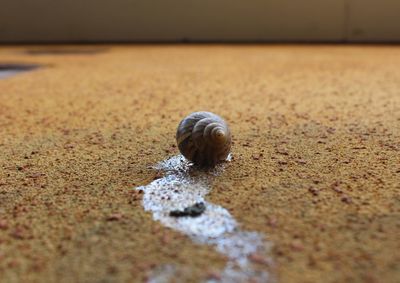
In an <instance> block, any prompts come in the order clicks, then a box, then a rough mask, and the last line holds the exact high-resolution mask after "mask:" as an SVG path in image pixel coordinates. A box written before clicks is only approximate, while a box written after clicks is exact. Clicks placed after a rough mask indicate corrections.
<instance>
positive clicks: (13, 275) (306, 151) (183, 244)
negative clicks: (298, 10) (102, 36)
mask: <svg viewBox="0 0 400 283" xmlns="http://www.w3.org/2000/svg"><path fill="white" fill-rule="evenodd" d="M32 48H33V47H29V48H28V47H27V48H25V47H22V46H20V47H17V48H12V47H2V48H0V63H38V64H41V65H43V67H42V68H41V69H39V70H36V71H32V72H27V73H24V74H20V75H17V76H14V77H10V78H7V79H4V80H0V138H1V139H0V281H1V282H132V281H139V282H140V281H141V280H143V279H144V278H146V274H147V273H148V271H149V270H151V269H152V268H154V267H156V266H157V265H160V264H163V263H170V262H172V263H178V264H180V265H184V266H187V267H188V269H189V270H192V275H193V281H196V280H198V279H199V278H204V276H207V274H208V273H213V272H214V271H216V270H218V269H219V268H222V267H223V266H224V263H225V260H224V258H223V257H222V256H221V255H219V254H217V253H216V252H215V251H213V249H212V248H210V247H204V246H197V245H195V244H194V243H193V242H192V241H191V240H189V239H188V238H187V237H185V236H183V235H181V234H179V233H177V232H174V231H171V230H168V229H166V228H164V227H162V226H161V225H160V224H159V223H156V222H154V221H153V220H152V217H151V215H150V214H148V213H145V212H144V211H143V209H142V207H141V204H140V196H136V195H135V194H133V190H132V188H133V187H135V186H138V185H143V184H147V183H148V182H150V181H151V180H152V179H153V178H154V176H155V174H156V173H155V172H154V171H153V170H152V169H149V165H153V164H155V163H156V162H158V161H160V160H163V159H165V158H166V157H168V156H171V155H174V154H176V153H177V149H176V147H175V146H174V143H175V141H174V132H175V128H176V126H177V124H178V122H179V120H180V119H181V118H182V117H183V116H184V115H186V114H188V113H189V112H191V111H195V110H209V111H213V112H216V113H218V114H220V115H222V116H223V117H225V118H226V120H227V121H228V122H229V123H230V125H231V129H232V132H233V134H234V140H235V143H234V147H233V154H234V160H233V162H232V163H231V164H230V166H229V167H228V168H227V170H226V171H225V173H224V174H223V175H222V176H220V177H219V178H218V179H217V180H216V181H215V183H214V189H213V191H212V193H211V195H210V199H211V200H212V201H213V202H214V203H217V204H219V205H222V206H223V207H226V208H228V209H229V210H230V211H231V213H232V214H233V215H234V216H235V218H236V219H237V220H238V221H239V222H240V223H242V226H243V227H244V228H245V229H249V230H256V231H260V232H261V233H264V234H265V235H267V236H268V237H269V239H270V240H271V241H272V242H273V243H274V248H273V252H272V257H273V259H274V261H275V263H276V266H275V268H276V273H277V278H278V281H279V282H285V283H286V282H288V283H292V282H293V283H298V282H385V283H389V282H393V283H394V282H399V281H398V280H399V278H400V253H399V250H400V244H399V243H400V239H399V235H400V223H399V219H400V193H399V190H400V47H399V46H379V47H377V46H323V45H319V46H305V45H304V46H290V45H286V46H278V45H272V46H240V45H238V46H207V45H202V46H187V45H186V46H168V45H167V46H145V45H141V46H109V47H107V48H104V46H103V47H101V50H100V51H102V52H100V53H94V54H90V53H88V52H83V53H82V54H79V50H80V49H85V48H90V49H96V48H97V47H84V46H78V47H73V48H74V50H73V52H71V53H69V54H68V53H66V54H62V52H58V53H56V54H46V53H45V52H44V53H43V52H36V51H37V50H38V48H39V49H40V48H42V49H54V48H56V47H49V46H47V47H35V48H34V49H35V50H36V51H35V50H34V52H30V53H26V52H25V50H27V49H32ZM85 50H86V49H85ZM77 51H78V52H77Z"/></svg>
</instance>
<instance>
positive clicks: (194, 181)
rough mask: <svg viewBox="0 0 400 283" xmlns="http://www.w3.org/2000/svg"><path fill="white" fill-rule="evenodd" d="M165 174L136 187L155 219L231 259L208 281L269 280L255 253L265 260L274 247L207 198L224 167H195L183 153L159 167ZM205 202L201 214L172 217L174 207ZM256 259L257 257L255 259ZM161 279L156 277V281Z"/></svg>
mask: <svg viewBox="0 0 400 283" xmlns="http://www.w3.org/2000/svg"><path fill="white" fill-rule="evenodd" d="M155 169H157V170H162V171H164V174H165V176H164V177H162V178H160V179H157V180H155V181H153V182H151V183H150V184H149V185H147V186H141V187H138V188H136V190H140V191H143V192H144V195H143V207H144V209H145V210H146V211H151V212H152V213H153V218H154V220H156V221H160V222H161V223H162V224H163V225H165V226H167V227H169V228H172V229H174V230H177V231H179V232H181V233H183V234H185V235H187V236H189V237H190V238H191V239H192V240H193V241H195V242H197V243H200V244H207V245H212V246H214V247H215V249H216V250H217V251H218V252H219V253H221V254H223V255H225V256H226V257H227V258H228V262H227V264H226V266H225V269H224V270H223V271H221V274H220V278H218V279H213V280H209V281H208V282H248V281H251V282H269V281H271V280H270V276H269V273H268V272H267V271H266V270H265V266H264V268H261V269H260V268H259V267H258V264H255V262H257V261H254V258H255V257H254V255H257V257H258V261H260V260H259V259H260V255H263V257H262V258H263V261H264V262H263V263H266V260H269V259H268V258H267V257H264V256H265V255H266V253H267V251H268V249H269V247H270V244H269V243H268V242H265V241H263V236H262V235H260V234H259V233H257V232H249V231H241V230H240V229H239V227H238V223H237V222H236V220H235V219H234V218H233V217H232V215H231V214H230V213H229V211H228V210H226V209H225V208H223V207H221V206H218V205H215V204H212V203H209V202H207V201H205V199H204V198H205V196H206V195H207V194H208V193H209V192H210V185H211V181H212V179H213V177H215V176H218V175H219V174H220V173H221V171H222V170H223V167H222V166H220V167H218V168H216V169H214V170H213V171H211V172H210V171H208V172H205V171H200V170H195V169H193V167H192V166H191V165H190V164H189V163H188V162H187V161H185V159H184V158H183V157H182V156H174V157H171V158H169V159H167V160H165V161H162V162H160V163H159V164H158V165H156V166H155ZM199 202H203V203H204V204H205V207H206V209H205V211H204V213H203V214H201V215H200V216H197V217H172V216H170V214H169V213H170V212H171V211H172V210H183V209H184V208H186V207H189V206H192V205H193V204H195V203H199ZM252 259H253V260H252ZM156 281H157V280H155V281H154V280H152V282H156Z"/></svg>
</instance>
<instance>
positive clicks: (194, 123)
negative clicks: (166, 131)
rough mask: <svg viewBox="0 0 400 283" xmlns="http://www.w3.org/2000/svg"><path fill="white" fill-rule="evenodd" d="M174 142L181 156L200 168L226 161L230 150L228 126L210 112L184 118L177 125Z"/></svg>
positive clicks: (195, 113)
mask: <svg viewBox="0 0 400 283" xmlns="http://www.w3.org/2000/svg"><path fill="white" fill-rule="evenodd" d="M176 141H177V144H178V148H179V151H180V152H181V153H182V155H183V156H184V157H185V158H186V159H188V160H189V161H191V162H193V163H194V164H195V165H198V166H202V167H210V166H215V165H216V164H217V163H220V162H222V161H224V160H226V158H227V157H228V155H229V151H230V149H231V133H230V130H229V127H228V125H227V124H226V122H225V121H224V120H223V119H222V118H221V117H219V116H218V115H216V114H214V113H211V112H203V111H202V112H194V113H192V114H190V115H188V116H187V117H185V118H184V119H183V120H182V121H181V122H180V123H179V126H178V129H177V131H176Z"/></svg>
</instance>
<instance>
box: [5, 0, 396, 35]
mask: <svg viewBox="0 0 400 283" xmlns="http://www.w3.org/2000/svg"><path fill="white" fill-rule="evenodd" d="M0 3H1V4H2V5H1V9H0V42H2V43H43V42H48V43H54V42H399V41H400V1H399V0H297V1H295V0H246V1H243V0H201V1H200V0H168V1H166V0H147V1H143V0H113V1H110V0H85V1H81V0H62V1H54V0H35V1H32V0H1V1H0Z"/></svg>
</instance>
